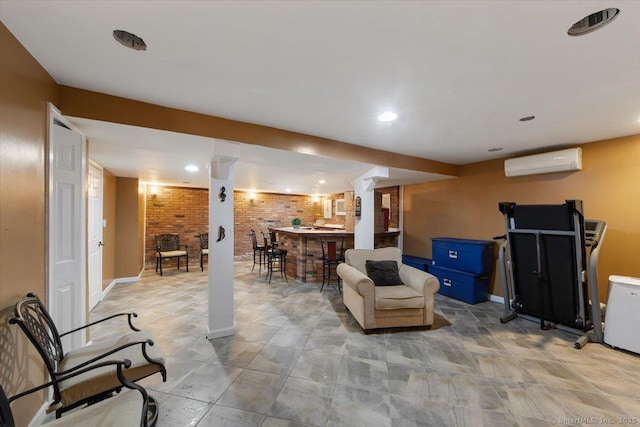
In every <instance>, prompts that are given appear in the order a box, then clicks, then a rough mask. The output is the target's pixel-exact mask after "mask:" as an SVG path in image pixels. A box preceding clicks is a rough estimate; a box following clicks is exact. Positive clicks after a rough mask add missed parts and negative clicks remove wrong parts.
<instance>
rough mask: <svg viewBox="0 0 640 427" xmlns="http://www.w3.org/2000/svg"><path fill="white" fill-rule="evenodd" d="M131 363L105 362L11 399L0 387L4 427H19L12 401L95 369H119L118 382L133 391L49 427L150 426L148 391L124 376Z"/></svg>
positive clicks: (52, 422) (98, 403)
mask: <svg viewBox="0 0 640 427" xmlns="http://www.w3.org/2000/svg"><path fill="white" fill-rule="evenodd" d="M130 366H131V361H130V360H126V359H125V360H111V361H106V362H102V363H100V364H97V365H91V366H89V367H86V368H83V369H79V370H78V371H76V372H74V373H73V374H70V375H66V376H64V377H59V378H57V379H55V380H52V381H49V382H47V383H45V384H42V385H39V386H37V387H34V388H31V389H29V390H26V391H23V392H21V393H18V394H16V395H15V396H13V397H7V395H6V394H5V391H4V390H3V389H2V387H1V386H0V426H2V427H15V426H16V424H15V420H14V418H13V413H12V412H11V406H10V405H11V402H13V401H15V400H17V399H19V398H21V397H24V396H27V395H29V394H31V393H34V392H36V391H39V390H43V389H46V388H49V387H51V386H55V385H57V384H59V383H60V382H62V381H67V380H70V379H71V378H73V377H74V376H78V375H81V374H84V373H86V372H90V371H91V370H94V369H101V368H105V367H115V369H116V373H117V377H118V380H119V381H120V382H121V384H122V387H123V388H127V389H131V390H123V391H122V392H120V393H118V394H116V395H114V396H113V397H109V398H107V399H103V400H101V401H99V402H97V403H95V404H93V405H91V406H89V407H86V408H80V409H78V410H77V411H74V412H71V413H69V414H68V415H65V416H64V417H62V418H58V419H56V420H53V421H50V422H48V423H46V425H47V426H49V427H85V426H98V425H100V426H118V427H147V426H148V425H149V424H148V420H147V415H148V408H149V396H148V395H147V392H146V390H145V389H144V388H142V387H140V386H139V385H137V384H135V383H132V382H131V381H129V380H127V379H126V377H125V375H124V374H123V368H125V371H126V368H128V367H130Z"/></svg>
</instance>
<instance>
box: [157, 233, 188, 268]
mask: <svg viewBox="0 0 640 427" xmlns="http://www.w3.org/2000/svg"><path fill="white" fill-rule="evenodd" d="M182 257H184V258H185V260H186V264H187V272H189V253H188V252H187V245H184V250H182V249H180V236H179V235H178V234H177V233H173V234H158V235H156V273H157V272H158V267H160V276H162V260H164V259H167V258H178V270H179V269H180V258H182Z"/></svg>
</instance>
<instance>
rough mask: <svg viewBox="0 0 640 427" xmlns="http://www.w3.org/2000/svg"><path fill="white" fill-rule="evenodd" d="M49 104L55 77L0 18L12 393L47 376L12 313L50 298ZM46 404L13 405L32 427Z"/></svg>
mask: <svg viewBox="0 0 640 427" xmlns="http://www.w3.org/2000/svg"><path fill="white" fill-rule="evenodd" d="M47 102H52V103H54V104H56V103H57V102H58V87H57V85H56V83H55V81H54V80H53V79H52V78H51V76H49V74H48V73H47V72H46V71H45V70H44V69H43V68H42V67H41V66H40V64H38V62H37V61H36V60H35V59H34V58H33V57H32V56H31V55H30V54H29V53H28V52H27V51H26V50H25V49H24V48H23V47H22V45H21V44H20V43H19V42H18V41H17V40H16V39H15V38H14V37H13V35H12V34H11V33H10V32H9V30H8V29H7V28H6V27H5V26H4V24H2V23H0V206H1V208H0V341H1V342H2V346H1V348H0V352H1V353H0V360H2V369H1V370H0V384H2V386H3V388H4V389H5V392H6V393H7V394H9V395H14V394H16V393H17V392H20V391H23V390H25V389H27V388H28V387H29V386H34V385H36V384H41V383H43V382H44V379H45V376H44V369H43V366H42V363H37V362H38V361H39V360H40V358H39V356H38V355H37V353H36V352H35V350H33V348H32V346H31V344H30V343H29V341H28V340H27V339H26V338H25V337H24V334H22V332H20V331H18V328H17V327H16V326H10V325H8V324H7V320H8V317H7V316H10V315H11V309H12V306H13V304H14V303H15V302H16V301H17V300H18V298H19V297H21V296H24V294H26V293H27V292H36V293H37V294H38V295H40V296H41V297H42V298H46V288H45V277H46V276H45V274H46V269H45V268H46V267H45V266H46V258H45V254H46V233H45V230H46V224H45V201H46V197H45V194H46V192H45V191H46V187H45V177H46V175H45V160H46V156H45V153H46V133H47ZM42 402H43V397H42V393H39V394H36V395H33V396H30V397H26V398H24V399H20V400H19V401H17V402H16V403H15V404H14V405H12V409H13V411H14V416H15V417H16V423H17V425H27V422H28V421H29V420H30V419H31V417H32V416H33V415H34V414H35V412H36V410H37V409H38V408H39V407H40V405H41V404H42Z"/></svg>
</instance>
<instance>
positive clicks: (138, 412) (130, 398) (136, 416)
mask: <svg viewBox="0 0 640 427" xmlns="http://www.w3.org/2000/svg"><path fill="white" fill-rule="evenodd" d="M143 404H144V399H143V398H142V394H140V392H139V391H137V390H126V389H125V391H123V392H122V393H119V394H117V395H115V396H113V397H110V398H108V399H105V400H102V401H100V402H98V403H96V404H94V405H91V406H89V407H87V408H82V409H80V410H76V411H73V412H70V413H69V414H67V415H65V416H64V417H62V418H58V419H57V420H53V421H50V422H48V423H47V424H46V425H47V426H49V427H62V426H71V425H74V426H119V427H129V426H131V427H134V426H135V427H139V426H140V419H141V417H142V409H143Z"/></svg>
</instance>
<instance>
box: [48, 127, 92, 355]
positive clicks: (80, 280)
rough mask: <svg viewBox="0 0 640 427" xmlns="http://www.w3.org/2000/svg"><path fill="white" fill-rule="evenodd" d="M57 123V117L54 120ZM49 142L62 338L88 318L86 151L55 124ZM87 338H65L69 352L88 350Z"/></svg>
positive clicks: (53, 272)
mask: <svg viewBox="0 0 640 427" xmlns="http://www.w3.org/2000/svg"><path fill="white" fill-rule="evenodd" d="M53 116H54V117H55V114H53ZM50 127H51V132H50V137H49V161H50V163H49V221H48V228H49V254H48V255H49V257H48V258H49V298H48V303H49V313H50V314H51V317H52V318H53V321H54V322H55V325H56V327H57V328H58V331H59V332H60V333H63V332H66V331H69V330H71V329H74V328H77V327H79V326H82V325H83V324H84V323H85V318H86V315H85V313H86V289H85V287H86V279H85V274H86V273H85V271H86V269H85V262H86V254H85V250H86V249H85V243H84V242H86V236H85V214H84V206H85V205H84V183H85V173H86V172H85V167H86V165H85V161H84V158H85V157H84V156H85V145H84V139H83V137H82V136H81V135H80V134H79V133H77V132H74V131H72V130H70V129H68V128H66V127H63V126H61V125H60V124H59V123H54V119H53V118H51V119H50ZM85 341H86V340H85V334H83V333H76V334H72V335H71V336H67V337H65V338H64V340H63V342H62V344H63V347H64V349H65V350H66V351H69V350H72V349H74V348H78V347H80V346H82V345H83V344H84V342H85Z"/></svg>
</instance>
